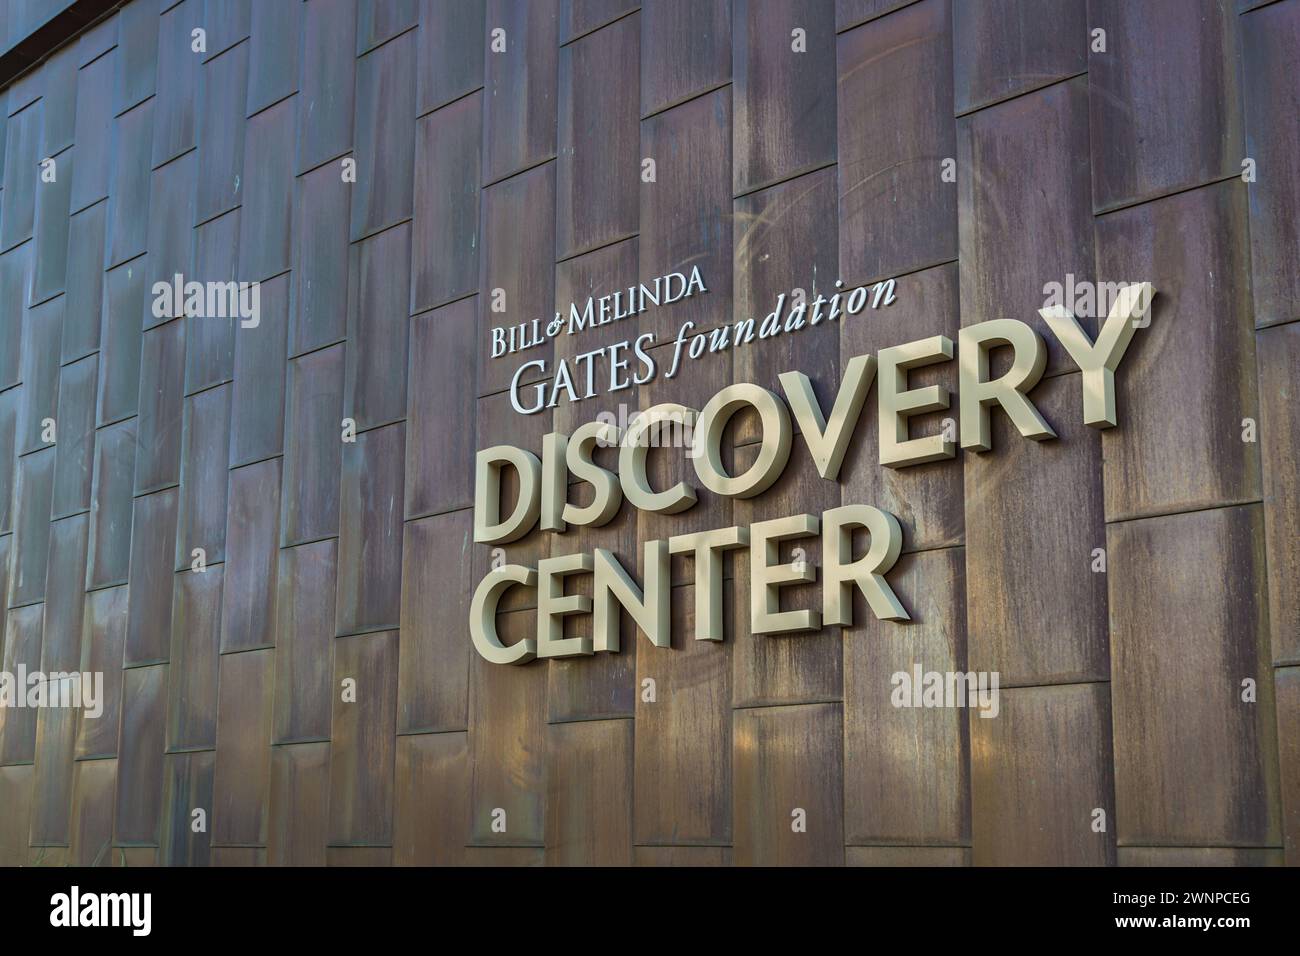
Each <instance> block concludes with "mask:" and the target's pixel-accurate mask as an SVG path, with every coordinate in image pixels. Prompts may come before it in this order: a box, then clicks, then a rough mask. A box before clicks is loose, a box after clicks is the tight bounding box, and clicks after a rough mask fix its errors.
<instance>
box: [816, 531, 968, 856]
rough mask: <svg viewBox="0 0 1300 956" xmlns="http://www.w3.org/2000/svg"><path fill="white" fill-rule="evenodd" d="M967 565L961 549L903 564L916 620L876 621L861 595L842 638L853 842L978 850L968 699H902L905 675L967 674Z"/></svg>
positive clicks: (904, 587)
mask: <svg viewBox="0 0 1300 956" xmlns="http://www.w3.org/2000/svg"><path fill="white" fill-rule="evenodd" d="M966 561H967V556H966V554H965V552H964V551H963V549H961V548H941V549H939V550H936V551H923V552H921V553H919V554H908V555H904V556H903V557H902V558H901V559H900V560H899V562H898V564H896V565H895V566H894V569H893V570H892V571H891V572H890V573H889V575H888V576H887V577H888V580H889V583H890V586H891V587H892V588H893V589H894V592H895V593H896V594H897V595H898V598H899V600H900V601H902V602H903V606H904V607H905V608H907V612H908V614H910V615H911V621H909V622H906V623H896V622H890V621H879V620H877V619H876V618H875V617H874V616H873V615H872V614H871V612H870V610H869V609H868V608H867V606H866V602H865V600H863V598H862V596H861V595H860V594H857V593H855V594H854V596H853V627H851V628H845V629H844V631H843V641H844V838H845V841H846V842H848V843H866V844H898V845H900V846H906V845H908V844H931V845H942V844H948V845H951V846H954V847H956V846H960V845H966V844H969V843H970V811H969V807H970V776H969V775H970V771H969V765H970V736H969V731H968V726H967V721H966V711H965V709H964V706H965V705H966V704H968V703H969V700H964V701H962V702H961V703H962V705H963V706H961V707H898V706H895V702H894V692H895V688H896V687H898V685H899V679H898V677H897V675H899V674H903V675H905V676H906V678H907V680H908V681H911V680H912V679H913V675H914V673H915V669H916V668H917V667H918V666H919V667H920V668H921V672H922V674H924V673H926V672H938V673H941V674H947V673H951V672H964V671H965V670H966V669H967V663H966V657H967V655H966V640H967V638H966V594H967V590H966V571H965V566H966ZM793 639H794V640H797V639H798V638H797V637H796V638H793ZM917 703H920V702H917ZM985 719H988V718H985ZM899 853H900V854H902V853H903V850H901V849H900V850H899ZM850 862H852V861H850Z"/></svg>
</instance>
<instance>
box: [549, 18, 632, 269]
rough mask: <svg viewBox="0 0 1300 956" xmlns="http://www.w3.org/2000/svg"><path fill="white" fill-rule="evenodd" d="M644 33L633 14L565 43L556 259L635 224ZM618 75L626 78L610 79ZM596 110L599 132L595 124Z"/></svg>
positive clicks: (561, 62)
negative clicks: (592, 128)
mask: <svg viewBox="0 0 1300 956" xmlns="http://www.w3.org/2000/svg"><path fill="white" fill-rule="evenodd" d="M640 37H641V33H640V23H639V18H638V17H636V16H630V17H624V18H623V19H621V20H619V21H617V22H616V23H612V24H610V25H609V26H607V27H602V28H601V29H599V30H597V31H596V32H594V33H590V34H587V35H586V36H584V37H582V38H581V39H579V40H575V41H574V42H573V43H571V44H569V45H568V46H565V47H562V48H561V49H560V60H559V71H560V72H559V114H558V115H559V133H558V136H559V159H558V161H557V163H556V176H557V178H556V209H555V219H556V221H555V255H556V258H557V259H567V258H568V257H570V256H574V255H577V254H578V253H580V252H586V251H587V250H589V249H593V248H596V247H598V246H603V245H606V244H608V243H610V242H613V241H614V240H615V239H621V238H623V237H625V236H628V235H631V234H632V233H635V232H636V231H637V203H638V198H639V197H638V186H639V181H638V171H639V170H640V164H639V161H638V160H639V157H638V155H637V153H638V149H639V146H640V123H639V122H638V119H637V117H638V107H639V105H640V104H639V86H638V83H637V78H638V77H639V75H640V69H641V66H640V50H641V45H640ZM615 74H622V77H623V81H622V82H620V83H610V82H609V81H608V77H609V76H611V75H615ZM593 116H599V117H600V124H601V128H600V134H599V135H592V134H591V131H590V122H591V120H590V118H591V117H593Z"/></svg>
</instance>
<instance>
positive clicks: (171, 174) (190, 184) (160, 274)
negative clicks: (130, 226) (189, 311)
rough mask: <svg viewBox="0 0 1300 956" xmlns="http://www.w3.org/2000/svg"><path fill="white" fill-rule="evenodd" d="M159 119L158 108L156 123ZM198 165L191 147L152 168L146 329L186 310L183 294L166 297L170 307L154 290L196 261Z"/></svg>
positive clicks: (146, 261) (145, 314)
mask: <svg viewBox="0 0 1300 956" xmlns="http://www.w3.org/2000/svg"><path fill="white" fill-rule="evenodd" d="M157 120H158V115H157V111H156V110H155V114H154V121H155V124H156V123H157ZM198 168H199V161H198V153H197V152H194V151H193V150H191V151H190V152H188V153H186V154H185V155H184V156H181V157H180V158H179V159H177V160H175V161H174V162H170V163H168V164H167V165H166V166H161V167H159V168H157V169H155V170H154V171H153V176H152V178H151V181H150V185H149V213H150V215H149V229H148V243H149V244H148V249H149V251H150V252H151V253H152V254H151V255H150V256H149V258H148V259H146V260H145V264H146V265H147V266H148V283H147V287H148V289H149V290H150V294H149V297H148V298H147V300H146V302H145V307H144V328H146V329H149V328H152V327H153V326H155V325H158V324H160V323H162V322H166V321H168V320H169V319H173V318H177V317H179V316H181V315H182V314H183V307H184V304H185V302H184V297H183V296H181V297H180V301H176V298H177V297H176V296H174V295H173V296H169V297H167V298H168V299H170V300H171V308H170V309H166V308H165V307H164V306H165V305H166V301H167V300H166V299H159V298H156V297H155V296H154V295H153V291H152V290H153V287H154V285H155V284H156V283H158V282H168V283H174V282H175V277H176V276H177V275H180V276H182V277H188V276H189V275H190V269H191V266H192V265H193V263H194V255H193V253H194V228H193V227H194V222H195V218H194V216H195V213H194V200H195V189H196V185H195V184H196V182H197V176H198ZM213 278H216V277H215V276H214V277H213ZM181 281H182V282H184V281H185V279H184V278H182V280H181Z"/></svg>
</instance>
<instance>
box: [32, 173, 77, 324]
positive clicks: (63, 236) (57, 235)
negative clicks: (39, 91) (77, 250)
mask: <svg viewBox="0 0 1300 956" xmlns="http://www.w3.org/2000/svg"><path fill="white" fill-rule="evenodd" d="M76 155H77V154H76V152H75V151H74V150H71V149H69V150H66V151H65V152H62V153H60V154H59V155H58V156H53V157H45V158H44V159H42V160H41V164H40V166H39V167H37V168H38V169H39V170H40V173H39V175H40V186H39V187H38V188H37V190H36V238H35V240H34V241H35V244H36V248H35V256H36V265H35V268H34V270H33V272H32V287H31V289H30V290H29V298H28V301H29V302H30V303H32V304H35V303H37V302H43V301H45V300H46V299H48V298H50V296H53V295H58V294H59V293H60V292H62V291H63V290H64V288H65V287H66V283H67V277H68V212H69V208H70V207H69V201H70V199H71V197H72V182H73V180H74V179H75V178H76V176H75V173H76V164H74V162H73V160H74V159H75V158H76ZM47 175H48V176H49V178H48V179H47V178H46V177H47ZM60 307H62V303H60Z"/></svg>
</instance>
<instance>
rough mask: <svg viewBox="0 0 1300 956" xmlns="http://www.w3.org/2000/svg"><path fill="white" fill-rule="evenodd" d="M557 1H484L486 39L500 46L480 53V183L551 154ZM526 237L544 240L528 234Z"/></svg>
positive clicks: (487, 181) (535, 234)
mask: <svg viewBox="0 0 1300 956" xmlns="http://www.w3.org/2000/svg"><path fill="white" fill-rule="evenodd" d="M559 6H560V4H559V0H538V2H535V3H512V2H509V0H488V5H487V22H488V23H489V24H490V26H489V28H488V29H489V32H490V31H493V30H501V31H503V32H502V33H500V34H492V33H491V32H490V35H489V37H488V40H489V44H490V45H491V44H492V43H493V42H496V43H501V44H504V49H501V50H497V49H493V48H490V49H489V51H488V53H487V54H485V61H486V75H485V77H484V87H485V88H484V93H483V95H484V97H485V100H484V104H483V182H484V183H494V182H496V181H497V180H499V179H504V178H505V177H506V176H509V175H512V174H513V173H517V172H519V171H520V170H522V169H527V168H529V167H530V166H535V165H537V164H538V163H540V162H542V161H543V160H545V159H549V158H551V157H552V156H554V155H555V126H556V122H555V108H554V106H553V105H552V104H554V103H555V90H556V63H557V59H558V45H559ZM527 234H528V235H531V236H534V237H536V236H539V235H544V233H541V232H529V233H527Z"/></svg>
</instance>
